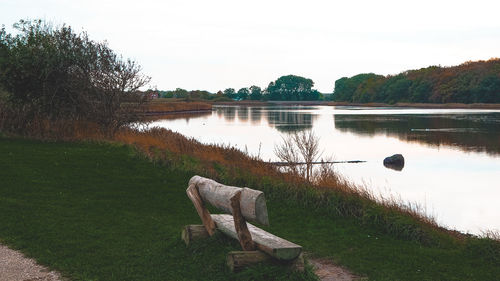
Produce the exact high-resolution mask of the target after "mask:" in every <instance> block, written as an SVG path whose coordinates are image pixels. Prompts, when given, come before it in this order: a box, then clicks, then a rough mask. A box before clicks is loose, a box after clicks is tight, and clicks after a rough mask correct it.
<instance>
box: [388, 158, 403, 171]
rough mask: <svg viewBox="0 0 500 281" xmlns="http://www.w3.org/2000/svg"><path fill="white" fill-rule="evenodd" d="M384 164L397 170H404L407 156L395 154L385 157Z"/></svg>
mask: <svg viewBox="0 0 500 281" xmlns="http://www.w3.org/2000/svg"><path fill="white" fill-rule="evenodd" d="M384 166H385V167H386V168H389V169H393V170H396V171H401V170H403V167H404V166H405V158H404V157H403V155H401V154H394V155H392V156H389V157H386V158H385V159H384Z"/></svg>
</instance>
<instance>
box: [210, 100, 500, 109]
mask: <svg viewBox="0 0 500 281" xmlns="http://www.w3.org/2000/svg"><path fill="white" fill-rule="evenodd" d="M213 105H239V106H265V105H306V106H314V105H328V106H360V107H411V108H435V109H448V108H449V109H500V103H471V104H465V103H396V104H388V103H349V102H332V101H231V102H214V103H213Z"/></svg>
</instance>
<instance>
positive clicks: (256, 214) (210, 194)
mask: <svg viewBox="0 0 500 281" xmlns="http://www.w3.org/2000/svg"><path fill="white" fill-rule="evenodd" d="M189 185H194V186H196V188H197V189H198V191H199V194H200V197H201V199H202V200H203V202H208V203H210V204H211V205H212V206H214V207H216V208H218V209H220V210H221V211H224V212H225V213H227V214H232V213H233V210H232V207H231V198H232V197H233V196H234V195H235V194H236V192H238V191H241V200H240V208H241V214H242V215H243V217H244V218H245V219H246V220H249V221H254V222H257V223H260V224H263V225H269V219H268V216H267V206H266V198H265V196H264V193H263V192H262V191H259V190H254V189H251V188H247V187H244V188H241V187H236V186H228V185H223V184H221V183H218V182H216V181H214V180H211V179H208V178H204V177H200V176H194V177H192V178H191V179H190V180H189Z"/></svg>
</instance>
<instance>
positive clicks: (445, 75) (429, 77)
mask: <svg viewBox="0 0 500 281" xmlns="http://www.w3.org/2000/svg"><path fill="white" fill-rule="evenodd" d="M333 100H335V101H347V102H386V103H395V102H408V101H410V102H424V103H425V102H435V103H448V102H460V103H472V102H487V103H498V102H500V59H498V58H495V59H490V60H488V61H477V62H465V63H463V64H461V65H458V66H454V67H440V66H430V67H427V68H422V69H418V70H410V71H405V72H402V73H400V74H398V75H395V76H381V75H375V74H373V73H369V74H359V75H356V76H353V77H351V78H347V77H342V78H340V79H338V80H337V81H335V91H334V95H333Z"/></svg>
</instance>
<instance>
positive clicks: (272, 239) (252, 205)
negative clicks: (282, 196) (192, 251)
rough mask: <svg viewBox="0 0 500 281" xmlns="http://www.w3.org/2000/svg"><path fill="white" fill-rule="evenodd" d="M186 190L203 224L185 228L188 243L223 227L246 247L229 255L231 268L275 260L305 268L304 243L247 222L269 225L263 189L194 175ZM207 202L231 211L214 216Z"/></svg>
mask: <svg viewBox="0 0 500 281" xmlns="http://www.w3.org/2000/svg"><path fill="white" fill-rule="evenodd" d="M186 192H187V195H188V197H189V198H190V199H191V201H192V202H193V204H194V206H195V208H196V211H197V212H198V215H199V216H200V218H201V221H202V223H203V225H187V226H185V227H184V229H183V231H182V239H183V240H184V241H185V242H186V245H189V243H190V242H191V241H192V240H196V239H200V238H205V237H208V236H212V235H213V234H214V233H215V231H216V230H219V231H220V232H222V233H224V234H226V235H228V236H229V237H232V238H234V239H236V240H238V241H239V242H240V245H241V247H242V249H243V251H233V252H230V253H229V254H228V257H227V263H228V266H229V267H230V269H231V271H236V270H239V269H241V268H243V267H244V266H247V265H250V264H254V263H258V262H263V261H267V260H271V259H274V260H276V261H280V262H281V263H288V264H290V265H291V266H292V267H293V268H295V269H298V270H303V268H304V264H303V257H302V247H301V246H299V245H297V244H294V243H292V242H290V241H287V240H285V239H283V238H280V237H278V236H275V235H273V234H271V233H269V232H266V231H264V230H262V229H260V228H258V227H256V226H254V225H252V224H250V223H247V220H248V221H252V222H256V223H260V224H263V225H269V219H268V215H267V206H266V199H265V197H264V193H263V192H262V191H258V190H254V189H250V188H247V187H244V188H241V187H235V186H227V185H223V184H220V183H218V182H216V181H214V180H211V179H208V178H203V177H200V176H194V177H192V178H191V179H190V180H189V185H188V188H187V190H186ZM206 203H209V204H210V205H212V206H214V207H216V208H217V209H219V210H221V211H223V212H225V213H227V214H217V215H215V214H214V215H211V214H210V212H209V211H208V210H207V208H206V207H205V204H206ZM229 214H230V215H229Z"/></svg>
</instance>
